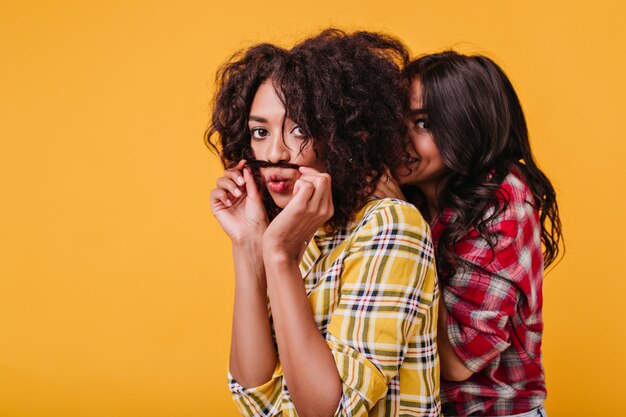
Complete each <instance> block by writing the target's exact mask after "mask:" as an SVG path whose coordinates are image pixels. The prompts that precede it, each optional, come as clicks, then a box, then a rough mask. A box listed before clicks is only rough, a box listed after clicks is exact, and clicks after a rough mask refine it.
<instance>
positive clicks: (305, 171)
mask: <svg viewBox="0 0 626 417" xmlns="http://www.w3.org/2000/svg"><path fill="white" fill-rule="evenodd" d="M299 170H300V173H301V174H303V175H313V174H320V171H318V170H317V169H315V168H311V167H300V168H299Z"/></svg>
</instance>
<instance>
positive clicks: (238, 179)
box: [237, 177, 246, 185]
mask: <svg viewBox="0 0 626 417" xmlns="http://www.w3.org/2000/svg"><path fill="white" fill-rule="evenodd" d="M245 183H246V181H244V179H243V177H237V184H239V185H244V184H245Z"/></svg>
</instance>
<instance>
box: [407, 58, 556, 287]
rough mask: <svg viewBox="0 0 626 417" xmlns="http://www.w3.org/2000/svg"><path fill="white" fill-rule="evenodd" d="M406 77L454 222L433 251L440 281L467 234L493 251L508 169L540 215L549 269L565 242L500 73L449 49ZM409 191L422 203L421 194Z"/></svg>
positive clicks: (441, 196) (443, 203) (517, 107)
mask: <svg viewBox="0 0 626 417" xmlns="http://www.w3.org/2000/svg"><path fill="white" fill-rule="evenodd" d="M404 73H405V75H406V76H407V79H408V80H409V81H413V80H414V79H416V78H418V79H419V80H420V81H421V84H422V101H423V103H424V107H425V110H426V114H427V115H428V121H429V124H430V130H431V133H432V135H433V139H434V141H435V144H436V145H437V148H438V149H439V152H440V153H441V157H442V160H443V162H444V164H445V165H446V166H447V167H448V168H449V169H450V172H449V174H448V175H446V176H445V177H444V178H443V179H442V181H441V182H440V183H439V184H438V186H437V198H438V206H439V208H440V209H449V210H451V211H452V215H453V217H454V219H455V220H454V221H453V222H451V223H450V224H447V225H446V226H445V228H444V230H443V232H442V235H441V237H440V239H439V243H438V247H437V248H436V251H437V256H438V264H439V266H440V267H439V269H440V272H441V275H442V278H443V279H445V278H446V277H447V276H450V275H451V274H452V273H454V270H455V269H456V268H457V267H458V266H459V264H460V263H462V262H461V259H460V258H459V257H458V255H457V254H456V252H455V250H454V247H455V244H456V243H457V242H459V241H460V240H461V239H463V238H464V237H466V236H467V233H468V231H469V230H471V229H475V230H476V231H477V232H478V233H479V234H480V236H481V238H483V239H485V240H486V241H487V243H488V244H489V245H490V247H491V249H492V253H493V249H494V246H495V244H496V242H497V237H496V236H495V235H493V234H492V233H490V232H489V229H488V227H489V225H490V223H491V222H492V221H493V220H495V218H497V217H498V216H499V215H500V214H502V212H503V211H504V210H506V207H507V205H508V202H509V196H506V195H503V193H502V192H500V191H499V187H500V185H501V183H502V182H503V180H504V178H505V177H506V176H507V175H508V174H509V172H510V171H511V169H512V168H513V167H517V168H518V169H519V170H520V171H521V173H522V175H523V176H524V179H525V181H526V183H527V185H528V186H529V188H530V190H531V192H532V195H533V198H534V201H532V202H531V204H533V205H534V206H535V207H536V208H537V210H538V211H539V219H540V222H541V241H542V243H543V246H544V253H543V255H544V265H545V266H548V265H550V264H551V263H553V262H554V261H555V260H556V259H557V257H558V254H559V245H560V244H562V239H563V237H562V230H561V220H560V218H559V208H558V205H557V201H556V193H555V191H554V187H553V186H552V184H551V183H550V180H549V179H548V178H547V177H546V175H545V174H544V173H543V172H542V171H541V169H539V167H538V166H537V163H536V162H535V159H534V158H533V154H532V152H531V149H530V142H529V139H528V128H527V125H526V119H525V117H524V113H523V111H522V106H521V104H520V101H519V98H518V97H517V94H516V93H515V90H514V89H513V85H512V84H511V82H510V80H509V79H508V77H507V76H506V75H505V73H504V72H503V71H502V69H501V68H500V67H499V66H498V65H497V64H496V63H495V62H493V61H492V60H491V59H489V58H487V57H485V56H482V55H473V56H467V55H462V54H459V53H457V52H454V51H446V52H442V53H438V54H431V55H425V56H423V57H421V58H418V59H416V60H414V61H412V62H411V63H410V64H409V65H408V66H407V67H406V68H405V69H404ZM409 191H410V192H413V196H414V198H415V199H416V200H415V201H416V202H417V203H418V204H419V203H422V204H423V202H424V201H423V195H420V193H419V191H416V190H409ZM420 197H421V199H420ZM485 213H488V214H487V215H485Z"/></svg>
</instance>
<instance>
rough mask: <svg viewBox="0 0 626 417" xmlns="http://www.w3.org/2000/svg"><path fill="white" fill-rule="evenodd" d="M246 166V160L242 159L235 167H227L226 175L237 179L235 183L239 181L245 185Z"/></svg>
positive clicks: (241, 184)
mask: <svg viewBox="0 0 626 417" xmlns="http://www.w3.org/2000/svg"><path fill="white" fill-rule="evenodd" d="M245 166H246V160H245V159H242V160H241V161H239V163H238V164H237V165H235V166H234V167H233V168H230V169H227V170H226V171H225V172H224V176H225V177H228V178H230V179H232V180H233V181H235V183H237V185H239V186H243V185H245V183H246V182H245V180H244V178H243V175H242V170H243V168H244V167H245Z"/></svg>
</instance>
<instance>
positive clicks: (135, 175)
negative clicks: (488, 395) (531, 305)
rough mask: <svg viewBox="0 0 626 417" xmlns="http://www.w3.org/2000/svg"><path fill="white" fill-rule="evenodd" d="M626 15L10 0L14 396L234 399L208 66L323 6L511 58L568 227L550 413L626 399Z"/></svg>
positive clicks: (113, 411)
mask: <svg viewBox="0 0 626 417" xmlns="http://www.w3.org/2000/svg"><path fill="white" fill-rule="evenodd" d="M624 21H626V13H625V8H624V6H623V5H622V3H621V2H619V1H618V0H615V1H613V2H611V1H606V0H599V1H595V2H576V1H573V2H572V1H568V2H565V1H563V2H560V3H559V4H556V3H553V2H543V1H535V0H533V1H524V2H512V1H502V0H493V1H478V2H465V1H434V0H432V1H428V2H426V1H416V0H413V1H406V2H394V1H385V2H380V1H376V2H374V1H370V2H368V1H356V0H351V1H336V0H332V1H330V0H322V1H316V2H302V3H299V2H291V1H287V0H285V1H225V2H212V1H176V2H174V1H25V2H9V1H2V2H1V3H0V57H1V60H2V62H1V65H0V119H1V122H0V139H1V146H0V185H1V187H0V191H1V199H2V200H1V204H0V416H1V417H56V416H59V417H61V416H62V417H74V416H76V417H99V416H107V417H108V416H116V417H126V416H137V417H144V416H146V417H157V416H174V417H177V416H182V417H187V416H188V417H192V416H193V417H196V416H198V417H199V416H226V417H231V416H232V417H234V416H235V415H236V412H235V409H234V406H233V405H232V404H231V400H230V396H229V392H228V389H227V386H226V369H227V361H228V359H227V358H228V350H229V338H230V319H231V309H232V296H233V270H232V263H231V259H230V245H229V242H228V239H227V238H226V237H225V235H224V234H223V233H222V232H221V230H220V228H219V226H218V225H217V224H216V222H215V221H214V219H213V217H212V215H211V214H210V210H209V191H210V189H211V188H212V187H213V186H214V181H215V179H216V178H217V176H218V175H220V172H221V169H220V166H219V163H218V160H217V158H216V157H215V156H213V155H211V154H210V153H209V152H208V150H207V149H206V148H205V147H204V145H203V142H202V134H203V131H204V129H205V127H206V125H207V122H208V119H209V116H208V109H209V104H208V103H209V100H210V98H211V96H212V93H213V91H214V84H213V79H214V74H215V71H216V69H217V68H218V66H219V64H221V63H222V62H223V61H224V60H225V59H226V58H227V57H228V56H230V55H231V54H232V53H233V52H234V51H235V50H237V49H241V48H243V47H246V46H249V45H251V44H253V43H255V42H260V41H270V42H278V43H280V44H282V45H287V46H288V45H290V44H292V43H293V41H295V40H298V39H301V38H303V37H304V36H306V35H310V34H312V33H314V32H316V31H317V30H319V29H322V28H324V27H326V26H328V25H335V26H339V27H342V28H346V29H359V28H360V29H370V30H379V31H386V32H390V33H393V34H395V35H397V36H399V37H400V38H401V39H403V40H404V41H405V42H406V43H407V45H408V46H409V47H410V48H411V50H412V51H413V53H414V54H416V55H417V54H421V53H424V52H432V51H437V50H441V49H442V48H447V47H456V48H457V49H458V50H461V51H464V52H483V53H486V54H488V55H489V56H490V57H492V58H494V59H495V60H496V61H497V62H499V63H500V64H501V65H502V66H503V67H504V68H505V70H506V71H507V72H508V74H509V75H510V77H511V78H512V80H513V82H514V84H515V86H516V88H517V91H518V93H519V95H520V98H521V100H522V103H523V105H524V108H525V111H526V115H527V117H528V121H529V127H530V131H531V138H532V140H533V146H534V150H535V154H536V157H537V159H538V160H539V163H540V165H541V166H542V167H543V168H544V169H545V171H546V172H547V174H548V175H549V177H550V178H551V179H552V180H553V182H554V184H555V185H556V188H557V191H558V193H559V203H560V207H561V212H562V219H563V223H564V230H565V236H566V239H567V254H566V256H565V259H564V260H563V261H562V262H561V263H560V264H559V265H558V266H557V267H556V268H555V269H554V271H553V272H551V273H550V274H549V275H548V276H547V279H546V281H545V289H544V299H545V310H544V318H545V325H546V329H545V335H544V347H543V354H544V364H545V368H546V373H547V383H548V402H547V408H548V414H549V415H550V417H558V416H588V415H607V416H624V415H626V404H625V403H624V401H623V395H624V394H623V390H624V388H625V384H624V382H623V376H624V375H625V374H626V365H625V361H624V359H623V353H622V352H623V351H624V344H625V342H626V340H625V328H626V325H625V324H624V320H625V319H626V314H625V313H624V310H623V304H624V301H623V296H624V294H625V293H626V280H625V279H624V277H625V276H626V267H625V266H624V261H623V260H622V259H621V257H622V256H624V254H623V252H624V249H625V245H624V242H623V241H624V236H625V235H626V222H625V221H624V218H623V216H624V214H626V197H625V193H624V192H625V191H626V190H625V186H624V180H625V176H624V171H623V166H624V164H623V160H624V155H625V154H626V144H625V141H624V119H625V117H624V114H623V113H624V103H623V101H624V98H625V97H626V88H625V82H624V75H625V74H626V65H624V59H625V58H624V56H625V52H626V50H625V49H624V44H625V42H626V30H625V25H624Z"/></svg>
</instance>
